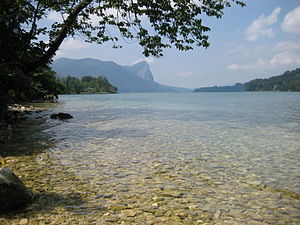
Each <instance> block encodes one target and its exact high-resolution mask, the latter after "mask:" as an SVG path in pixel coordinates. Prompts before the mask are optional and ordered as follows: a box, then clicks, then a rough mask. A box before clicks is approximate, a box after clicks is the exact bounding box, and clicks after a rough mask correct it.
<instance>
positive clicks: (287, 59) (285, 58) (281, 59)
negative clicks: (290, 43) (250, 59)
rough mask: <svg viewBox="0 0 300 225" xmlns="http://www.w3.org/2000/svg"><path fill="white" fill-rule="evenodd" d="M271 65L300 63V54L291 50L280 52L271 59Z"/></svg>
mask: <svg viewBox="0 0 300 225" xmlns="http://www.w3.org/2000/svg"><path fill="white" fill-rule="evenodd" d="M269 64H270V65H293V64H298V65H300V54H297V53H291V52H280V53H278V54H276V55H274V56H273V58H272V59H271V60H270V61H269Z"/></svg>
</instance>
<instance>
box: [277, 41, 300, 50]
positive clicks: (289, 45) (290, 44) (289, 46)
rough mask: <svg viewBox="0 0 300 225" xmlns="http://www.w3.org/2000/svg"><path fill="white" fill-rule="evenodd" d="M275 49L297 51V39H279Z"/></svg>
mask: <svg viewBox="0 0 300 225" xmlns="http://www.w3.org/2000/svg"><path fill="white" fill-rule="evenodd" d="M274 50H275V51H297V50H300V40H299V41H281V42H278V43H277V44H276V46H275V48H274Z"/></svg>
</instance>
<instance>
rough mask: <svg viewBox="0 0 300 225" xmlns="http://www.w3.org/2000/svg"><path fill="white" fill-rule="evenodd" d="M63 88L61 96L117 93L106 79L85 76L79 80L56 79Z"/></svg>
mask: <svg viewBox="0 0 300 225" xmlns="http://www.w3.org/2000/svg"><path fill="white" fill-rule="evenodd" d="M58 82H60V83H61V84H62V85H63V86H64V91H62V94H99V93H117V92H118V89H117V88H116V87H115V86H113V85H111V84H110V83H109V82H108V80H107V79H106V77H104V76H99V77H92V76H85V77H83V78H81V80H79V79H78V78H76V77H71V76H68V77H64V78H58Z"/></svg>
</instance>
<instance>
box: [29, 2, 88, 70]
mask: <svg viewBox="0 0 300 225" xmlns="http://www.w3.org/2000/svg"><path fill="white" fill-rule="evenodd" d="M92 1H93V0H83V1H81V2H80V3H79V4H78V5H77V6H76V7H75V8H74V10H73V11H72V12H71V13H70V14H69V16H68V18H67V19H66V20H65V21H64V24H63V26H62V28H61V30H60V31H59V32H58V35H57V37H56V39H55V40H54V41H52V42H51V43H50V47H49V49H48V50H47V51H46V53H45V54H44V55H43V56H41V57H40V58H39V59H37V60H36V61H34V62H31V63H29V64H27V65H25V68H24V72H25V73H30V72H32V71H34V70H36V69H37V68H39V67H40V66H42V65H44V64H47V63H48V62H49V61H50V59H51V58H52V57H53V56H54V54H55V52H56V51H57V50H58V48H59V46H60V45H61V43H62V42H63V40H64V39H65V38H66V37H67V34H68V31H69V29H70V27H71V26H72V25H73V24H74V22H75V21H76V19H77V17H78V15H79V13H80V12H81V11H82V10H83V9H85V8H86V7H87V6H88V5H89V4H90V3H92Z"/></svg>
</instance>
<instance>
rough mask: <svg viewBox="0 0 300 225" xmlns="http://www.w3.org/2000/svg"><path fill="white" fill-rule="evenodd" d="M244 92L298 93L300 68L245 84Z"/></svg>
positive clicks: (299, 88)
mask: <svg viewBox="0 0 300 225" xmlns="http://www.w3.org/2000/svg"><path fill="white" fill-rule="evenodd" d="M245 90H246V91H300V68H297V69H295V70H292V71H286V72H284V73H283V74H281V75H278V76H273V77H270V78H267V79H255V80H252V81H249V82H247V83H245Z"/></svg>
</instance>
